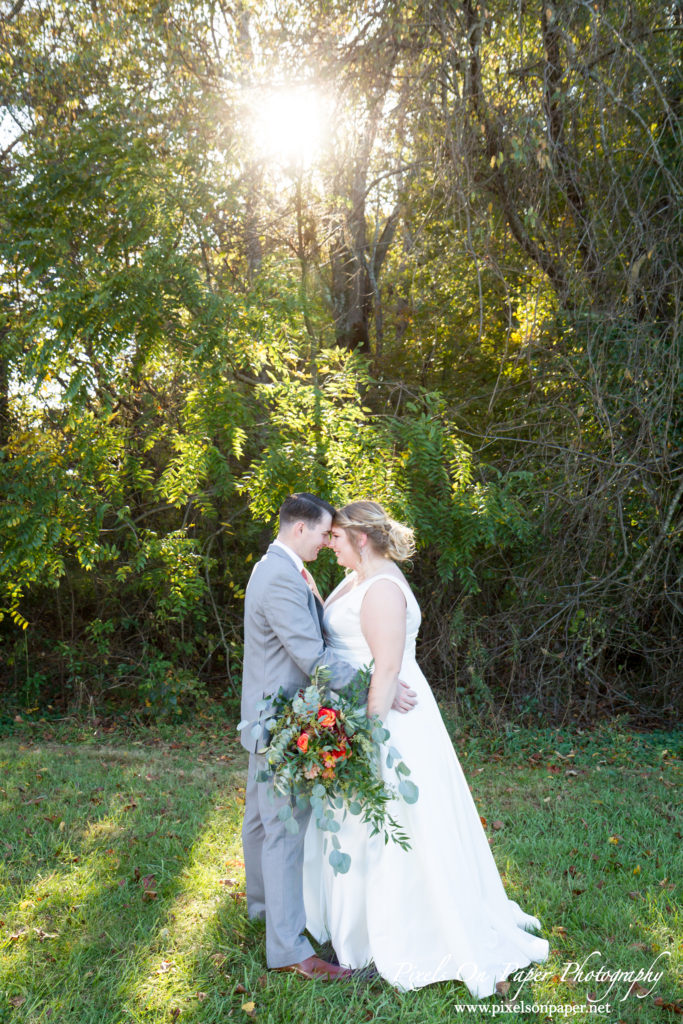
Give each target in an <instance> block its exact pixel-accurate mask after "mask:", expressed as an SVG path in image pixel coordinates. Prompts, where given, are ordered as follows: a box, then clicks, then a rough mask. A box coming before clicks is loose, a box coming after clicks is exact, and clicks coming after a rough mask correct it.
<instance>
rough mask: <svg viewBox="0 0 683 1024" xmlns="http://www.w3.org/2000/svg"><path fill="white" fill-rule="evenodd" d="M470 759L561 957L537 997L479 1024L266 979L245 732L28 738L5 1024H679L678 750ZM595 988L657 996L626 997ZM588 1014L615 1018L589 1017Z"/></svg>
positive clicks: (113, 732)
mask: <svg viewBox="0 0 683 1024" xmlns="http://www.w3.org/2000/svg"><path fill="white" fill-rule="evenodd" d="M678 742H679V746H680V738H679V741H678ZM456 747H457V749H458V751H459V754H460V757H461V762H462V764H463V768H464V770H465V772H466V775H467V777H468V780H469V782H470V785H471V787H472V790H473V793H474V797H475V800H476V802H477V806H478V808H479V811H480V814H481V815H482V816H483V818H484V819H485V821H486V830H487V834H488V835H489V837H490V840H491V843H492V848H493V852H494V856H495V858H496V862H497V864H498V867H499V869H500V870H501V872H503V874H504V881H505V885H506V888H507V891H508V894H509V895H510V896H511V897H513V898H514V899H517V900H518V902H520V903H521V905H522V906H523V908H524V909H525V910H527V911H528V912H530V913H533V914H535V915H536V916H538V917H540V919H541V921H542V923H543V927H544V934H545V935H546V936H547V937H548V938H549V939H550V945H551V958H550V961H549V963H548V964H546V965H543V967H542V968H541V969H540V970H539V972H538V977H535V978H532V979H529V980H527V981H526V982H524V983H522V982H521V981H520V982H519V983H515V982H513V983H512V984H511V987H510V989H509V991H508V992H507V994H506V995H505V996H501V997H492V998H491V999H488V1000H484V1001H483V1002H482V1004H481V1005H480V1008H479V1009H475V1008H474V1007H473V1008H472V1009H468V1006H470V1005H471V1004H472V1003H473V1000H471V998H470V996H469V993H468V992H467V990H466V989H465V988H464V987H463V986H462V985H461V984H457V983H449V984H440V985H434V986H430V987H429V988H426V989H422V990H420V991H417V992H409V993H405V994H401V993H398V992H395V991H394V990H393V989H391V988H390V987H389V986H388V985H386V984H385V983H384V982H382V981H381V980H374V981H372V982H369V981H363V980H361V979H358V980H356V981H354V982H352V983H350V984H346V985H330V986H326V985H324V984H323V983H321V982H314V983H311V982H302V981H301V980H300V979H298V978H296V977H294V976H291V975H290V976H288V975H278V974H268V973H267V972H266V970H265V955H264V933H263V928H262V926H261V925H259V924H252V923H250V922H249V921H248V919H247V915H246V904H245V899H244V867H243V863H242V851H241V845H240V827H241V816H242V808H243V801H244V782H245V767H246V758H245V756H244V755H243V753H242V751H241V749H240V748H239V746H238V744H237V741H236V739H235V733H234V726H233V725H231V724H230V723H228V722H219V724H216V721H215V720H214V721H212V720H211V719H209V718H204V719H203V720H198V721H197V722H195V723H193V724H192V725H183V724H181V725H175V726H173V727H172V728H171V727H165V728H163V727H160V728H158V729H155V730H150V731H148V730H142V729H137V730H134V729H125V728H124V727H122V726H118V727H111V728H110V729H109V730H107V729H102V728H101V727H100V728H99V729H94V728H93V727H92V726H90V727H88V726H85V725H83V724H80V725H79V724H74V723H71V724H69V723H66V724H60V725H55V724H49V723H36V724H33V725H29V724H27V723H21V724H18V723H17V724H16V725H15V726H14V731H13V733H12V734H11V735H9V736H6V737H5V738H4V739H0V825H1V832H0V853H1V854H2V857H1V859H0V1022H3V1024H4V1022H6V1021H7V1022H9V1021H12V1022H13V1024H14V1022H16V1024H23V1022H27V1024H28V1022H38V1021H40V1022H41V1024H42V1022H44V1024H65V1022H68V1024H133V1022H138V1021H139V1022H145V1024H152V1022H155V1024H156V1022H162V1021H163V1022H171V1024H173V1022H174V1021H176V1020H179V1021H180V1024H184V1022H198V1024H199V1022H206V1024H213V1022H219V1021H225V1020H226V1019H227V1018H232V1019H234V1020H237V1021H243V1022H244V1024H248V1020H249V1019H250V1018H251V1017H253V1018H254V1019H255V1020H257V1021H261V1022H264V1024H265V1022H273V1024H281V1022H289V1021H292V1022H297V1024H298V1022H299V1021H306V1022H307V1024H327V1022H328V1021H336V1020H339V1019H344V1020H345V1021H346V1022H347V1024H356V1022H363V1021H369V1020H374V1021H378V1022H379V1021H386V1022H391V1024H399V1022H401V1024H403V1022H416V1024H418V1022H419V1024H431V1022H432V1021H436V1020H440V1021H443V1022H446V1021H451V1020H454V1019H464V1020H469V1021H471V1022H472V1024H474V1022H478V1021H480V1020H482V1019H485V1017H487V1016H489V1017H492V1016H494V1013H495V1018H496V1019H498V1020H501V1021H515V1020H525V1021H526V1020H533V1021H536V1020H538V1021H555V1020H557V1021H562V1020H570V1019H571V1020H575V1021H588V1020H591V1021H593V1020H603V1021H610V1022H618V1021H625V1022H628V1024H631V1022H633V1024H639V1022H642V1024H651V1022H661V1024H667V1022H668V1021H672V1022H673V1021H677V1020H680V1016H679V1015H680V1013H681V1012H683V1004H681V1003H677V1002H676V1000H677V999H680V998H681V995H682V992H681V984H680V982H681V961H682V959H683V956H682V954H683V928H682V923H683V922H682V911H681V880H682V878H683V870H682V867H683V854H682V848H683V844H682V843H681V830H682V828H683V823H682V820H681V819H682V815H681V800H680V797H681V788H680V775H679V768H680V761H679V760H678V758H677V756H676V738H675V737H674V736H672V735H668V736H665V735H661V734H660V735H658V736H635V735H629V734H628V733H625V732H623V731H619V730H618V729H617V728H614V729H612V730H609V731H608V730H598V731H596V732H592V733H587V734H581V733H578V732H551V731H544V732H515V733H513V734H511V735H510V736H509V737H508V739H507V740H506V741H505V742H500V741H496V740H494V739H491V740H489V741H486V742H485V741H484V740H483V739H481V738H478V737H476V736H467V735H461V736H459V737H458V738H457V740H456ZM679 752H680V751H679ZM416 913H419V908H416ZM323 952H324V951H323ZM587 958H588V959H587ZM599 969H601V970H602V972H603V973H605V972H610V973H611V974H614V973H615V972H638V971H642V972H643V975H644V974H646V972H648V970H649V969H650V972H651V973H650V977H652V976H653V974H654V973H658V972H660V971H663V975H662V977H661V978H660V979H659V980H658V981H656V982H655V983H654V984H651V983H649V982H647V981H646V980H644V981H643V982H642V984H640V985H636V986H634V987H632V986H631V984H630V982H629V980H624V979H623V978H619V980H615V981H614V982H613V984H612V981H611V980H605V979H603V980H600V979H599V978H596V977H595V974H594V973H593V975H592V976H591V975H590V972H596V971H598V970H599ZM634 977H635V974H634ZM641 978H642V975H641ZM611 984H612V988H611V991H609V992H608V989H609V988H610V985H611ZM629 991H630V994H629ZM591 997H593V998H595V999H596V1000H597V1005H598V1006H599V1007H600V1008H601V1012H600V1013H591V1014H590V1015H589V1013H588V1012H587V1010H583V1009H581V1010H579V1012H575V1011H576V1008H578V1007H581V1006H583V1004H587V1003H588V1000H589V998H591ZM506 1001H507V1002H510V1003H513V1002H514V1004H515V1005H517V1006H518V1007H519V1005H520V1004H521V1003H525V1004H526V1006H527V1007H531V1006H533V1005H534V1004H536V1005H537V1006H538V1005H539V1004H544V1005H545V1006H547V1004H553V1005H555V1006H558V1005H563V1006H569V1004H574V1008H573V1009H570V1011H568V1012H567V1013H565V1012H562V1011H558V1010H552V1011H549V1010H548V1009H541V1010H538V1009H537V1010H533V1009H519V1008H518V1009H517V1010H511V1011H507V1010H505V1009H504V1004H505V1002H506ZM607 1005H609V1007H610V1009H609V1010H607V1009H606V1006H607Z"/></svg>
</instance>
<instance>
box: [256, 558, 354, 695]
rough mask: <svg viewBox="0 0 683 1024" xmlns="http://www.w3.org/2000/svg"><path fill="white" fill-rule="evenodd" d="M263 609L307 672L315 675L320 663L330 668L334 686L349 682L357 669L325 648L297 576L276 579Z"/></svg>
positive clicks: (275, 631) (340, 686)
mask: <svg viewBox="0 0 683 1024" xmlns="http://www.w3.org/2000/svg"><path fill="white" fill-rule="evenodd" d="M263 610H264V613H265V616H266V618H267V620H268V623H269V625H270V627H271V629H272V630H273V632H274V633H275V634H276V636H277V637H278V639H279V641H280V643H281V644H282V646H283V647H284V648H285V650H286V651H287V653H288V654H289V656H290V658H291V659H292V661H294V662H295V663H296V664H297V665H298V666H299V668H300V669H301V671H302V672H303V673H304V674H305V675H307V676H312V675H313V673H314V672H315V670H316V668H318V667H323V668H327V669H329V671H330V680H329V683H328V686H329V688H330V689H331V690H341V689H342V688H343V687H344V686H346V685H347V684H348V683H349V682H350V680H351V679H352V678H353V676H354V675H355V673H356V669H355V668H353V666H351V665H349V664H348V663H347V662H346V661H341V660H340V659H339V658H337V657H336V656H335V655H334V654H333V653H332V652H331V651H329V650H327V649H326V648H325V644H324V642H323V638H322V636H321V634H320V630H319V628H318V624H317V622H316V621H315V620H314V618H313V616H312V614H311V610H310V608H309V607H308V603H307V602H306V600H305V597H304V595H303V594H302V592H301V587H300V585H299V581H298V580H296V579H294V578H291V579H290V577H289V576H278V578H277V579H276V580H273V581H272V582H271V583H270V585H269V587H268V590H267V593H266V597H265V600H264V603H263Z"/></svg>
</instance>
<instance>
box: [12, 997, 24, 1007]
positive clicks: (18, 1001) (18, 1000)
mask: <svg viewBox="0 0 683 1024" xmlns="http://www.w3.org/2000/svg"><path fill="white" fill-rule="evenodd" d="M25 1002H26V996H11V998H10V1003H11V1005H12V1006H16V1007H19V1006H22V1005H23V1004H24V1003H25Z"/></svg>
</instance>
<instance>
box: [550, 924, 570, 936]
mask: <svg viewBox="0 0 683 1024" xmlns="http://www.w3.org/2000/svg"><path fill="white" fill-rule="evenodd" d="M550 934H551V935H561V936H562V938H566V936H567V929H566V928H565V926H564V925H563V924H556V925H553V928H552V931H551V933H550Z"/></svg>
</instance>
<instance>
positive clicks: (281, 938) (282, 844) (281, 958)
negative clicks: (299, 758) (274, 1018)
mask: <svg viewBox="0 0 683 1024" xmlns="http://www.w3.org/2000/svg"><path fill="white" fill-rule="evenodd" d="M265 768H266V760H265V758H264V757H263V755H262V754H250V755H249V775H248V779H247V791H246V798H245V807H244V824H243V826H242V847H243V849H244V867H245V872H246V877H247V910H248V913H249V917H251V918H263V917H264V916H265V919H266V962H267V964H268V966H269V967H287V966H288V965H289V964H296V963H300V962H301V961H302V960H305V959H306V958H307V957H309V956H312V954H313V953H314V950H313V947H312V945H311V943H310V942H309V941H308V939H307V938H306V936H305V935H304V934H303V933H304V929H305V927H306V912H305V910H304V896H303V865H304V837H305V835H306V827H307V825H308V821H309V818H310V816H311V809H310V807H307V808H306V809H305V810H302V809H300V808H299V807H297V806H296V805H295V806H294V807H293V808H292V812H293V815H294V817H295V819H296V820H297V821H298V823H299V831H298V832H297V833H296V834H292V833H291V832H288V831H287V829H286V828H285V826H284V823H283V822H282V821H280V819H279V818H278V816H277V815H278V811H279V810H280V808H281V807H282V806H283V805H284V804H289V802H290V801H289V797H282V796H279V795H277V794H276V793H275V792H274V790H273V787H272V785H271V784H270V783H269V782H256V773H257V772H258V771H261V770H264V769H265Z"/></svg>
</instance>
